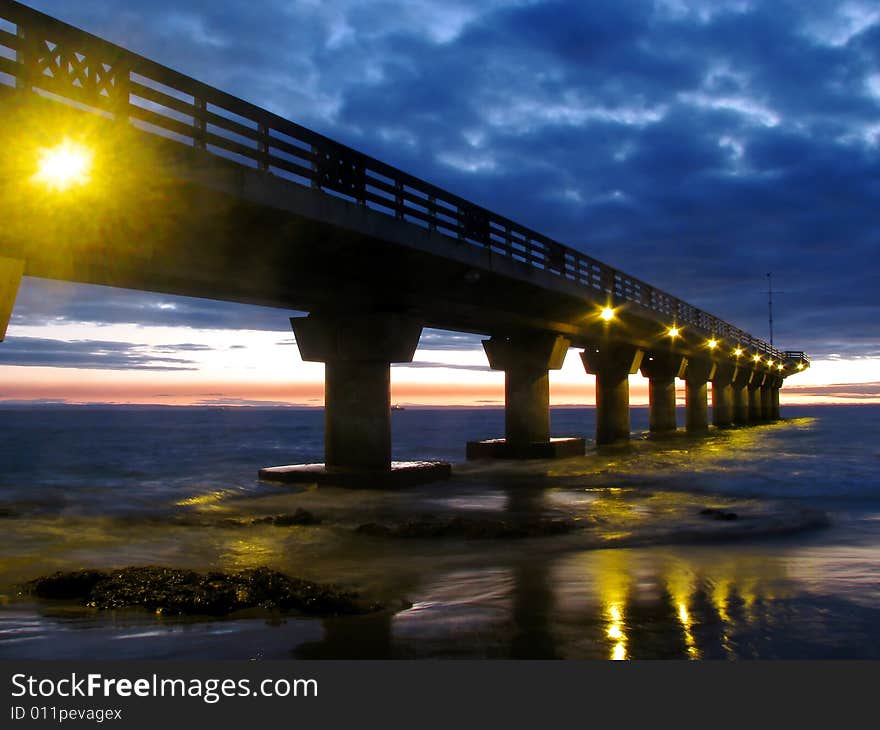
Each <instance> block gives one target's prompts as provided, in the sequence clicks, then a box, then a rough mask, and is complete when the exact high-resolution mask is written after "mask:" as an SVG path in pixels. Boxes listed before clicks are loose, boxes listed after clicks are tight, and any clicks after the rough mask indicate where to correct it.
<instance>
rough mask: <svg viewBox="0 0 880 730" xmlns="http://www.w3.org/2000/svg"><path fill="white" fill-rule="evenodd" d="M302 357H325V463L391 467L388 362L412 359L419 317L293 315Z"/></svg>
mask: <svg viewBox="0 0 880 730" xmlns="http://www.w3.org/2000/svg"><path fill="white" fill-rule="evenodd" d="M290 323H291V326H292V327H293V331H294V335H295V336H296V343H297V345H299V351H300V354H301V355H302V359H303V360H306V361H309V362H323V363H324V373H325V377H324V402H325V405H324V463H325V465H326V466H327V467H328V468H331V467H343V468H350V469H372V470H376V469H379V470H384V469H390V467H391V391H390V363H392V362H412V358H413V354H414V353H415V349H416V346H417V345H418V343H419V336H420V335H421V332H422V325H421V323H419V322H417V321H415V320H413V319H410V318H408V317H405V316H402V315H398V314H388V313H366V314H335V313H334V314H327V315H323V314H315V313H312V314H310V315H309V316H308V317H294V318H292V319H291V320H290Z"/></svg>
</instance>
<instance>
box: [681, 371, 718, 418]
mask: <svg viewBox="0 0 880 730" xmlns="http://www.w3.org/2000/svg"><path fill="white" fill-rule="evenodd" d="M714 376H715V363H714V362H712V361H711V360H700V359H697V358H689V359H688V362H687V368H685V373H684V379H685V425H686V427H687V430H688V431H691V432H693V433H700V432H702V431H706V430H707V429H708V428H709V397H708V396H709V392H708V391H709V389H708V387H707V385H708V383H709V381H710V380H711V379H712V378H713V377H714Z"/></svg>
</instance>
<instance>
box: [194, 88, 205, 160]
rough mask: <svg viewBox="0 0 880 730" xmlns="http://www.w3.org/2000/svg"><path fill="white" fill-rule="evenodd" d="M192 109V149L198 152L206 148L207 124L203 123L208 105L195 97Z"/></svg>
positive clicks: (203, 100)
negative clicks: (193, 109)
mask: <svg viewBox="0 0 880 730" xmlns="http://www.w3.org/2000/svg"><path fill="white" fill-rule="evenodd" d="M193 107H194V108H195V116H194V117H193V147H195V148H196V149H199V150H204V149H206V148H207V146H208V145H207V138H206V135H207V133H208V124H207V122H206V121H205V112H206V111H207V110H208V103H207V102H206V101H205V99H203V98H200V97H198V96H197V97H195V98H194V99H193Z"/></svg>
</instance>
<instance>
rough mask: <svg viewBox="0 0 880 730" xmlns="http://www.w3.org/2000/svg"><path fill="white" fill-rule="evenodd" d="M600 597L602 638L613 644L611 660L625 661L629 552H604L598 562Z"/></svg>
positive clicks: (600, 554) (629, 580)
mask: <svg viewBox="0 0 880 730" xmlns="http://www.w3.org/2000/svg"><path fill="white" fill-rule="evenodd" d="M598 568H599V571H598V572H599V575H598V585H599V595H600V597H601V600H602V604H603V606H604V608H605V623H606V625H605V635H606V636H607V637H608V639H609V640H610V641H611V642H612V643H611V649H610V655H609V656H610V658H611V659H614V660H621V659H627V658H628V656H629V654H628V652H627V636H626V620H625V613H624V612H625V607H626V604H627V601H628V600H629V592H630V583H631V578H630V570H629V551H627V550H603V551H601V552H600V553H599V561H598Z"/></svg>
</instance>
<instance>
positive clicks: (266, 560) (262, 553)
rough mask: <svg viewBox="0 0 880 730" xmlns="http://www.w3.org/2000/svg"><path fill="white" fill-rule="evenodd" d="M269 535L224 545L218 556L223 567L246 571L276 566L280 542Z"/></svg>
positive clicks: (280, 548)
mask: <svg viewBox="0 0 880 730" xmlns="http://www.w3.org/2000/svg"><path fill="white" fill-rule="evenodd" d="M275 532H276V533H277V532H278V531H277V530H276V531H275ZM270 535H271V534H270ZM270 535H249V536H248V537H246V538H236V539H232V540H230V541H229V542H228V543H227V544H226V550H225V551H224V552H223V553H222V554H221V555H220V560H221V561H222V563H223V566H224V567H225V568H227V569H234V570H246V569H248V568H260V567H263V566H266V565H272V564H277V563H278V561H279V560H280V558H281V557H282V552H283V551H282V541H281V540H278V539H275V538H273V537H272V536H270Z"/></svg>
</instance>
